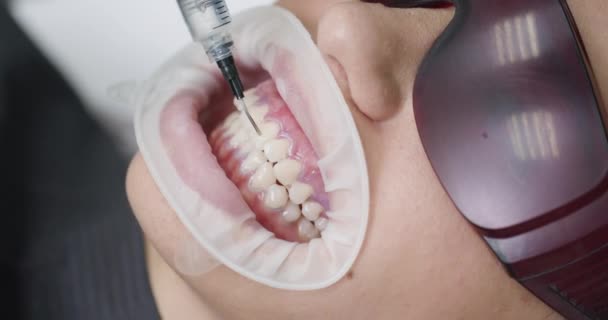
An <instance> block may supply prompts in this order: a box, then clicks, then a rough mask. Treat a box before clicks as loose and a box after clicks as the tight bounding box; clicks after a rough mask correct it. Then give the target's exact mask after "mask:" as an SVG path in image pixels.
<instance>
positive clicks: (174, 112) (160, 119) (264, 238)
mask: <svg viewBox="0 0 608 320" xmlns="http://www.w3.org/2000/svg"><path fill="white" fill-rule="evenodd" d="M242 15H243V16H242V17H240V18H241V19H240V20H239V19H236V17H235V25H234V28H233V29H234V30H235V31H234V32H233V37H234V40H235V43H237V44H238V45H239V48H238V50H235V52H234V54H235V56H234V57H235V60H236V61H237V64H238V65H239V72H240V75H241V78H242V80H243V83H244V85H245V87H246V88H251V87H253V86H254V85H256V84H257V83H259V82H262V81H263V80H265V79H268V78H272V80H273V81H274V83H275V85H276V87H277V91H278V92H279V95H280V96H281V98H282V99H283V100H284V101H285V104H286V105H287V107H288V108H289V110H290V111H291V114H292V115H293V117H294V118H295V119H296V121H297V122H298V124H299V126H300V128H301V129H302V131H303V133H304V135H305V136H306V137H307V138H308V140H309V142H310V145H311V146H312V149H313V150H314V152H315V153H316V154H317V156H318V159H319V160H318V162H317V166H318V168H319V172H320V175H321V177H322V180H323V183H324V186H325V190H324V191H325V192H326V193H327V196H328V201H329V203H330V204H331V205H330V207H331V211H328V212H326V213H327V216H328V219H330V221H331V223H330V224H329V225H328V226H327V227H326V228H325V231H323V234H322V238H316V239H313V240H311V241H310V242H308V243H300V244H297V243H293V242H287V241H284V240H281V239H277V238H276V237H274V235H273V234H272V233H271V232H269V231H268V230H266V229H265V228H263V227H262V226H261V225H259V224H258V223H257V221H256V220H255V214H254V213H253V212H252V211H251V210H250V208H249V206H248V205H247V203H246V202H245V200H244V199H243V197H242V195H241V192H240V191H239V190H238V187H237V186H236V185H235V184H234V183H233V182H232V181H231V180H230V179H229V178H228V177H227V176H226V174H225V172H224V170H223V169H222V168H221V166H220V164H219V163H218V162H217V161H216V158H215V156H214V154H213V152H212V148H211V146H210V144H209V142H208V139H207V134H208V133H209V132H212V131H211V128H209V129H207V128H205V129H206V130H203V126H202V125H201V123H203V124H209V123H213V122H214V121H216V120H217V119H214V118H215V117H219V118H221V117H222V116H223V115H224V113H227V112H230V111H232V110H234V108H233V107H232V100H233V97H232V94H231V93H230V89H229V88H228V86H227V85H226V84H225V82H224V80H223V78H222V77H221V75H220V73H219V70H218V69H217V67H216V66H215V65H213V64H210V63H208V62H205V60H206V59H205V58H206V57H205V56H204V53H203V52H202V48H200V47H199V46H197V45H190V46H188V47H187V48H186V49H184V50H182V51H181V52H180V53H178V54H177V55H176V56H175V57H174V58H173V59H171V60H170V61H169V62H168V63H167V64H166V65H164V66H163V67H162V68H161V69H160V70H159V72H157V73H156V74H155V75H154V76H153V77H152V79H151V81H148V82H146V85H145V86H144V87H143V88H141V90H140V92H139V93H138V99H136V100H135V101H134V103H135V104H137V109H136V110H137V112H136V115H135V129H136V137H137V141H138V145H139V146H140V152H141V154H142V156H143V158H144V160H145V162H146V164H147V166H148V169H149V171H150V173H151V175H152V177H153V178H154V180H155V181H156V183H157V185H158V187H159V189H160V191H161V193H162V194H163V196H164V197H165V199H166V201H167V202H168V203H169V205H170V206H171V207H172V208H173V209H174V211H175V213H176V214H177V216H178V217H179V218H180V220H181V222H182V223H183V224H184V226H185V227H186V228H187V229H188V231H190V233H191V234H192V236H193V239H194V240H195V241H197V242H198V245H200V246H202V247H203V248H204V249H205V250H207V251H208V252H209V253H210V254H211V255H212V256H213V257H215V258H216V259H217V260H219V261H220V262H221V263H222V264H224V265H226V266H227V267H229V268H230V269H232V270H233V271H235V272H237V273H238V274H240V275H242V276H244V277H247V278H249V279H251V280H254V281H256V282H259V283H263V284H265V285H268V286H271V287H275V288H280V289H290V290H313V289H319V288H324V287H327V286H329V285H331V284H333V283H335V282H337V281H338V280H339V279H341V278H342V277H343V276H344V275H345V274H346V273H347V272H348V270H349V269H350V267H351V266H352V264H353V263H354V261H355V259H356V257H357V255H358V252H359V251H360V249H361V246H362V243H363V239H364V237H365V232H366V229H367V221H368V210H369V189H368V178H367V167H366V163H365V156H364V153H363V147H362V145H361V141H360V139H359V135H358V131H357V129H356V126H355V124H354V120H353V118H352V115H351V113H350V110H349V108H348V106H347V105H346V103H345V101H344V98H343V97H342V95H341V94H340V89H339V87H338V85H337V84H336V83H335V81H334V79H333V77H332V75H331V72H330V70H329V68H328V67H327V65H326V64H325V61H324V60H323V58H322V56H321V54H320V53H319V51H318V48H316V46H315V45H314V42H312V40H311V39H310V35H309V34H308V32H307V31H306V30H305V29H304V27H303V26H302V25H301V23H300V22H299V21H298V20H297V18H295V17H294V16H293V15H291V14H290V13H288V12H286V11H285V10H283V9H279V8H276V7H266V8H258V9H254V10H251V11H249V12H246V13H244V14H242Z"/></svg>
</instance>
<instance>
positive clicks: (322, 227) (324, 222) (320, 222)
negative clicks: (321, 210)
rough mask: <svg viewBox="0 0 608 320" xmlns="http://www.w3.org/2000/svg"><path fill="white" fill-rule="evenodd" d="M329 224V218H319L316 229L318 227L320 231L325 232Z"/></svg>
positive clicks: (316, 221)
mask: <svg viewBox="0 0 608 320" xmlns="http://www.w3.org/2000/svg"><path fill="white" fill-rule="evenodd" d="M328 224H329V220H328V219H327V218H323V217H321V218H319V219H317V220H315V227H317V229H319V231H323V230H325V229H327V225H328Z"/></svg>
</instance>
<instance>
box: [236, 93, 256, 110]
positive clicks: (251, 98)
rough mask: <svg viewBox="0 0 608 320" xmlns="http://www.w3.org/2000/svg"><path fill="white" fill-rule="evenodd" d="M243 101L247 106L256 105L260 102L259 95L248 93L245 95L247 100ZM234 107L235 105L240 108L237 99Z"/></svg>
mask: <svg viewBox="0 0 608 320" xmlns="http://www.w3.org/2000/svg"><path fill="white" fill-rule="evenodd" d="M243 100H245V104H246V105H247V106H249V105H254V104H255V103H256V102H258V100H259V97H258V95H257V94H255V93H253V92H246V93H245V98H243ZM234 105H235V106H238V103H237V99H236V98H235V99H234ZM237 108H238V107H237Z"/></svg>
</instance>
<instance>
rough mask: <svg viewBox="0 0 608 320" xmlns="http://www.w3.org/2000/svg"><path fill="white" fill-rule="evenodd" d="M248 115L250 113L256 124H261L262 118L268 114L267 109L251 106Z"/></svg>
mask: <svg viewBox="0 0 608 320" xmlns="http://www.w3.org/2000/svg"><path fill="white" fill-rule="evenodd" d="M247 106H249V105H247ZM249 113H251V117H252V118H253V120H254V121H255V122H256V123H263V122H264V117H266V114H267V113H268V107H267V106H262V105H257V106H252V107H251V108H249Z"/></svg>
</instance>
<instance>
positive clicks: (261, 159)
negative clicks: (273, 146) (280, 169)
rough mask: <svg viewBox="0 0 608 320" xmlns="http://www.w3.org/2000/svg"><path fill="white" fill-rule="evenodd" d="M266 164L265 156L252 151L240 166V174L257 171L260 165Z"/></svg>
mask: <svg viewBox="0 0 608 320" xmlns="http://www.w3.org/2000/svg"><path fill="white" fill-rule="evenodd" d="M266 162H267V159H266V156H265V155H264V153H263V152H262V151H260V150H254V151H252V152H251V153H250V154H249V155H248V156H247V158H245V161H243V163H242V164H241V172H242V173H249V172H253V171H255V170H257V169H258V168H259V167H260V166H261V165H263V164H264V163H266Z"/></svg>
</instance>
